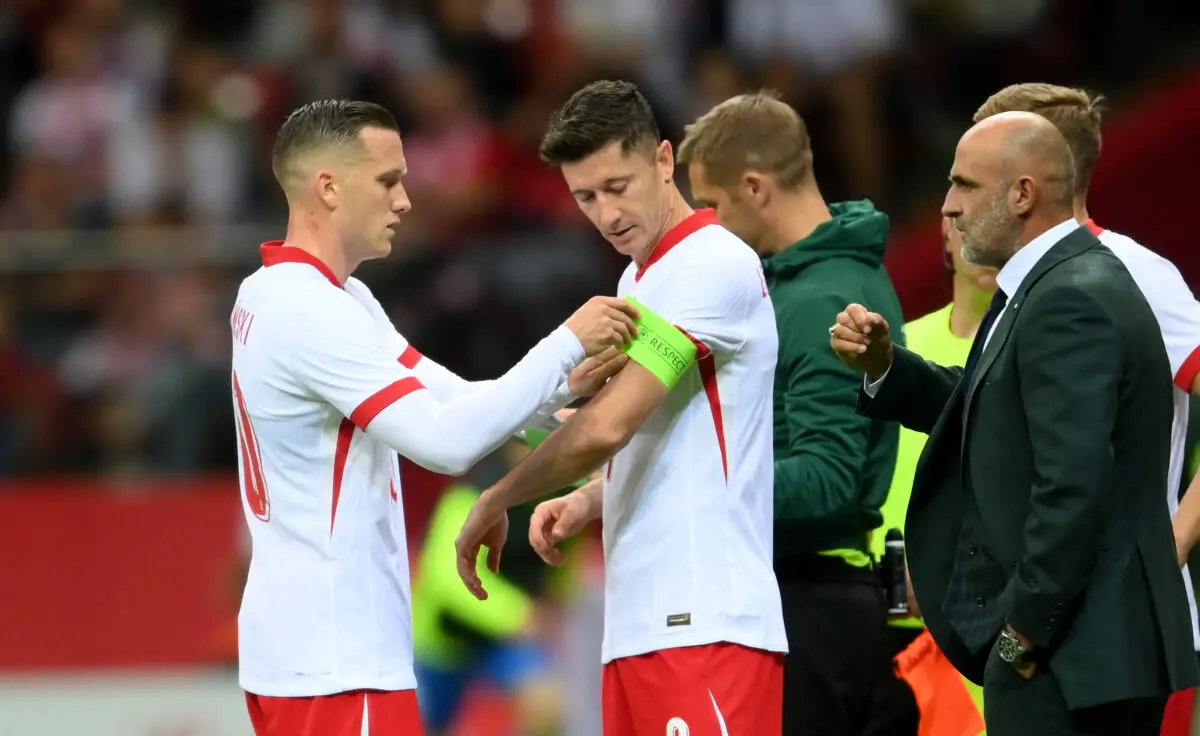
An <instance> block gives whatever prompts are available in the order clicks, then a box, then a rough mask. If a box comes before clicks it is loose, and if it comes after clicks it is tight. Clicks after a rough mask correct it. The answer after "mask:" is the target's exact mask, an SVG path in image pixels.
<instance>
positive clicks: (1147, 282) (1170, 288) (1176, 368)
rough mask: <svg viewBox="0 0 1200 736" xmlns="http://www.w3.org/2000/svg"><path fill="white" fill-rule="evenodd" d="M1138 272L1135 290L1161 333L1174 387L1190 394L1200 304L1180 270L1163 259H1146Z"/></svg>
mask: <svg viewBox="0 0 1200 736" xmlns="http://www.w3.org/2000/svg"><path fill="white" fill-rule="evenodd" d="M1137 271H1138V272H1137V273H1135V274H1134V276H1135V278H1136V279H1137V281H1138V286H1139V287H1140V288H1141V290H1142V293H1143V295H1144V296H1145V297H1146V301H1147V302H1149V304H1150V309H1151V310H1152V311H1153V312H1154V317H1155V318H1156V319H1157V320H1158V327H1159V329H1160V330H1161V331H1162V336H1163V343H1164V344H1166V346H1167V357H1168V358H1169V359H1170V361H1171V373H1172V374H1173V376H1174V379H1175V385H1176V386H1178V387H1179V388H1180V390H1182V391H1186V392H1190V391H1191V390H1192V382H1193V381H1195V380H1196V376H1197V375H1200V302H1197V301H1196V298H1195V297H1194V296H1193V295H1192V291H1191V289H1189V288H1188V285H1187V283H1186V282H1184V280H1183V276H1182V275H1181V274H1180V273H1179V269H1177V268H1175V266H1174V265H1173V264H1172V263H1171V262H1170V261H1168V260H1166V259H1165V258H1160V257H1157V256H1156V257H1154V258H1152V259H1146V260H1144V261H1143V262H1141V263H1139V264H1138V269H1137Z"/></svg>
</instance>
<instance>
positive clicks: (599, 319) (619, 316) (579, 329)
mask: <svg viewBox="0 0 1200 736" xmlns="http://www.w3.org/2000/svg"><path fill="white" fill-rule="evenodd" d="M639 316H640V315H639V314H638V311H637V308H636V307H634V306H633V305H632V304H630V303H629V302H628V301H626V300H624V299H618V298H616V297H613V296H594V297H592V298H591V299H589V300H588V301H587V303H585V304H584V305H583V306H582V307H580V308H579V309H578V310H576V312H575V314H572V315H571V316H570V318H569V319H567V321H566V323H565V324H566V325H567V328H568V329H570V330H571V332H573V333H575V337H577V338H579V342H580V343H581V344H582V345H583V349H584V351H585V352H586V353H587V354H588V355H595V354H597V353H599V352H602V351H603V350H604V349H605V348H608V347H615V348H620V347H623V346H624V345H625V344H626V343H628V342H630V341H631V340H633V337H634V335H636V334H637V328H636V327H634V326H633V322H634V320H636V319H637V318H638V317H639Z"/></svg>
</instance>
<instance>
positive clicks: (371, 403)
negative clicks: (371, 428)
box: [350, 376, 425, 432]
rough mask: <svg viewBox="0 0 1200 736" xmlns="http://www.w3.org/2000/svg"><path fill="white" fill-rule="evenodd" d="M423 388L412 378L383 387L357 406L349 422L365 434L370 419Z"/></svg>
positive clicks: (408, 377)
mask: <svg viewBox="0 0 1200 736" xmlns="http://www.w3.org/2000/svg"><path fill="white" fill-rule="evenodd" d="M423 388H425V386H424V385H422V384H421V382H420V381H419V380H418V379H416V378H414V377H412V376H407V377H405V378H401V379H400V380H399V381H396V382H395V383H393V384H390V385H388V386H385V387H383V388H381V389H379V390H378V391H376V392H375V393H373V394H371V395H370V396H368V397H367V398H366V400H364V401H363V402H362V403H361V404H359V405H358V408H357V409H355V410H354V411H353V412H351V413H350V421H351V422H353V423H354V426H356V427H358V428H359V429H361V430H363V431H364V432H365V431H367V425H369V424H370V423H371V420H372V419H374V418H375V417H377V416H379V413H380V412H381V411H383V410H384V409H386V408H388V407H389V406H391V405H392V404H394V403H396V402H397V401H399V400H400V399H403V398H404V397H405V396H408V395H409V394H411V393H412V392H413V391H419V390H421V389H423Z"/></svg>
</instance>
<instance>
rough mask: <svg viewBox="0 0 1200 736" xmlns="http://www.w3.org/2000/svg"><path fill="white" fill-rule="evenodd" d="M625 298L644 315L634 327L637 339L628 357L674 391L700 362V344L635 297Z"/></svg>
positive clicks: (630, 345)
mask: <svg viewBox="0 0 1200 736" xmlns="http://www.w3.org/2000/svg"><path fill="white" fill-rule="evenodd" d="M625 298H626V299H628V300H629V301H630V303H632V304H633V306H635V307H637V308H638V312H640V313H641V318H640V319H638V320H637V322H635V323H634V324H636V325H637V328H638V334H637V337H635V338H633V342H631V343H629V344H628V345H626V346H625V354H626V355H628V356H629V359H630V360H633V361H635V362H637V363H638V364H640V365H641V366H642V367H643V368H645V369H647V370H648V371H650V372H651V373H653V374H654V375H655V376H657V377H658V380H660V381H662V382H663V384H665V385H666V387H667V388H674V386H675V384H676V383H677V382H678V381H679V377H680V376H682V375H683V374H684V373H685V372H687V369H688V368H690V367H691V366H692V364H693V363H695V362H696V343H694V342H692V339H691V338H690V337H688V336H687V335H685V334H684V333H683V331H682V330H680V329H679V328H678V327H676V326H675V325H673V324H671V323H670V322H668V321H666V320H665V319H663V318H662V317H660V316H658V315H657V314H655V313H654V311H653V310H651V309H650V308H649V307H647V306H646V305H645V304H642V303H641V302H639V301H638V300H637V299H634V298H633V297H631V296H629V297H625Z"/></svg>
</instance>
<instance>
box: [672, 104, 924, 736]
mask: <svg viewBox="0 0 1200 736" xmlns="http://www.w3.org/2000/svg"><path fill="white" fill-rule="evenodd" d="M679 158H680V161H681V163H686V164H687V165H688V177H689V179H690V181H691V188H692V197H693V199H695V201H696V202H697V203H699V204H700V205H703V206H707V207H712V208H713V209H715V210H716V213H717V217H718V219H719V220H720V221H721V224H722V225H724V226H725V227H726V228H728V229H729V230H731V231H733V233H734V234H736V235H737V236H738V237H740V238H741V239H742V240H744V241H745V242H746V243H747V244H749V245H750V247H751V248H753V249H754V251H755V252H756V253H757V254H758V255H759V256H760V257H761V259H762V263H763V271H764V273H765V275H766V278H767V285H768V289H769V291H770V295H771V301H772V304H773V305H774V308H775V322H776V325H777V329H778V331H779V361H778V364H777V367H776V370H775V383H774V396H773V403H774V417H775V419H774V427H775V429H774V448H775V450H774V451H775V481H774V504H775V522H774V523H775V549H774V564H775V575H776V577H777V578H778V580H779V589H780V593H781V595H782V597H783V611H784V622H785V625H786V627H787V636H788V641H789V642H790V644H791V646H790V651H789V653H788V655H787V657H786V658H785V660H784V731H783V732H784V733H785V734H806V735H819V734H830V735H831V736H833V735H839V736H840V735H843V734H844V735H846V736H849V735H850V734H855V735H857V734H862V733H872V732H875V731H873V730H871V729H872V728H875V727H877V728H879V729H880V730H879V731H878V732H879V733H893V732H894V731H893V730H891V729H894V728H896V724H895V723H891V722H888V721H889V719H888V718H886V717H884V718H877V717H876V716H874V715H873V713H872V711H873V710H874V706H873V702H874V701H875V699H876V698H877V697H878V693H877V692H876V691H877V688H878V687H880V685H881V684H882V683H885V682H886V681H887V680H888V679H894V676H893V675H892V671H891V666H890V664H891V662H890V660H891V657H890V652H889V650H888V646H887V641H886V628H885V620H886V609H885V607H884V605H883V601H882V599H881V596H880V592H879V581H878V578H877V576H876V574H875V571H874V570H873V569H872V561H871V558H870V556H869V553H868V549H869V548H868V537H869V535H870V533H871V530H873V529H875V528H877V527H878V526H879V524H880V522H881V521H882V519H883V517H882V515H881V514H880V506H881V505H882V504H883V502H884V498H885V497H886V495H887V489H888V483H889V482H890V481H891V478H892V470H893V466H894V463H895V461H896V448H897V437H898V428H897V427H896V426H894V425H888V424H887V423H885V422H880V421H876V420H872V419H868V418H866V417H862V416H859V415H858V414H856V413H855V411H854V403H855V400H856V398H857V396H858V387H859V377H858V374H857V373H855V372H854V371H853V370H851V369H850V368H848V367H846V366H845V365H843V364H842V363H841V362H840V361H839V360H838V358H837V356H836V355H834V354H833V353H832V352H831V351H830V350H829V342H828V341H829V334H828V332H827V329H826V328H827V319H828V315H830V314H836V313H837V312H838V311H839V310H840V309H841V308H842V306H844V305H845V304H846V303H847V302H853V301H857V302H863V303H865V304H869V305H871V309H874V310H877V311H878V312H880V313H882V314H884V315H886V317H887V319H888V321H889V323H891V324H894V325H896V326H897V327H896V334H897V339H901V338H900V330H901V327H900V326H901V324H902V320H903V317H902V314H901V310H900V301H899V299H898V298H897V296H896V292H895V289H894V288H893V287H892V282H891V279H890V278H889V277H888V274H887V271H886V270H884V268H883V252H884V247H885V245H886V243H887V235H888V224H889V223H888V217H887V215H885V214H884V213H882V212H880V211H878V210H876V209H875V206H874V205H873V204H872V203H871V202H869V201H866V200H863V201H857V202H835V203H831V204H827V203H826V202H825V199H824V198H823V197H822V195H821V191H820V188H819V187H818V185H817V180H816V177H815V176H814V174H813V166H812V162H813V152H812V147H811V143H810V140H809V137H808V130H807V127H806V125H805V123H804V120H803V119H802V118H801V117H800V116H799V115H798V114H797V113H796V111H795V110H793V109H792V108H791V107H789V106H788V105H787V104H786V103H784V102H782V101H780V100H779V99H776V98H775V97H774V96H772V95H770V94H766V93H758V94H749V95H741V96H738V97H733V98H731V99H729V100H726V101H725V102H723V103H721V104H719V105H717V106H716V107H714V108H713V109H712V110H710V111H709V112H707V113H705V114H704V115H703V116H701V117H700V118H699V119H698V120H697V121H696V122H695V123H693V124H692V125H690V126H688V128H687V134H686V136H685V137H684V140H683V142H682V143H681V144H680V147H679ZM910 721H911V717H910ZM914 727H915V725H914Z"/></svg>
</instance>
